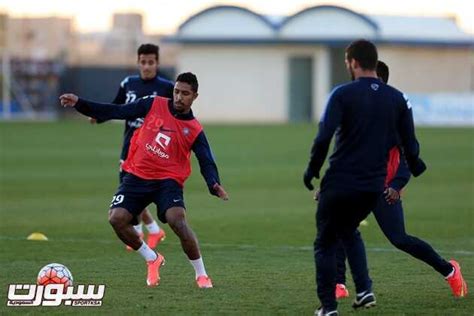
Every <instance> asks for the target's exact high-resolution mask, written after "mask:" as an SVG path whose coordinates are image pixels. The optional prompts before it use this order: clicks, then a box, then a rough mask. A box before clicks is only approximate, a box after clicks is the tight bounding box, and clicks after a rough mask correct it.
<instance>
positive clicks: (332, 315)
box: [314, 307, 339, 316]
mask: <svg viewBox="0 0 474 316" xmlns="http://www.w3.org/2000/svg"><path fill="white" fill-rule="evenodd" d="M338 315H339V313H338V312H337V310H334V311H330V312H328V311H325V310H324V309H323V308H322V307H318V309H317V310H315V311H314V316H338Z"/></svg>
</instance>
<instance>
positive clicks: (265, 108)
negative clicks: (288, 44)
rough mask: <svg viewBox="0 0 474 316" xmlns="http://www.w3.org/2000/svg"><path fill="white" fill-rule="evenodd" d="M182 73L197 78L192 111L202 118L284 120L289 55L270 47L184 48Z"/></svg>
mask: <svg viewBox="0 0 474 316" xmlns="http://www.w3.org/2000/svg"><path fill="white" fill-rule="evenodd" d="M177 70H178V73H180V72H184V71H191V72H193V73H195V74H196V75H197V77H198V81H199V97H198V99H197V100H196V101H195V103H194V104H193V111H194V113H195V114H196V116H197V117H198V118H199V119H200V120H203V121H220V122H222V121H225V122H233V121H234V122H238V121H247V122H284V121H286V120H287V116H288V110H287V107H286V104H287V98H288V92H287V90H288V88H287V77H288V70H287V64H286V57H285V54H284V52H283V51H281V50H279V49H272V48H263V47H261V48H259V49H256V48H255V47H239V46H231V47H225V46H224V47H222V46H186V47H185V48H184V47H183V49H182V50H181V52H180V56H179V58H178V67H177Z"/></svg>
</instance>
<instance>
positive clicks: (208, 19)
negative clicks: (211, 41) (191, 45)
mask: <svg viewBox="0 0 474 316" xmlns="http://www.w3.org/2000/svg"><path fill="white" fill-rule="evenodd" d="M275 30H276V26H275V25H273V24H272V23H271V22H270V20H268V19H266V18H265V17H264V16H262V15H260V14H257V13H255V12H253V11H251V10H249V9H246V8H242V7H238V6H229V5H224V6H214V7H210V8H208V9H205V10H203V11H201V12H199V13H197V14H195V15H193V16H191V17H190V18H188V19H187V20H186V21H185V22H184V23H183V24H181V26H180V27H179V29H178V34H177V35H178V36H180V37H186V38H189V37H192V38H196V37H206V38H209V37H211V38H216V37H217V38H235V37H237V38H256V37H260V38H265V37H273V36H274V33H275Z"/></svg>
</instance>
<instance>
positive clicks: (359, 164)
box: [304, 40, 426, 315]
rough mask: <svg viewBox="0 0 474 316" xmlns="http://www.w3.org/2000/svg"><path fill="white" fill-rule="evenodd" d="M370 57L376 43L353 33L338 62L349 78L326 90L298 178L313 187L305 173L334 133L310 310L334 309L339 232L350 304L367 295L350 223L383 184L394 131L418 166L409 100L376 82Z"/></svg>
mask: <svg viewBox="0 0 474 316" xmlns="http://www.w3.org/2000/svg"><path fill="white" fill-rule="evenodd" d="M377 60H378V56H377V49H376V47H375V45H374V44H372V43H371V42H369V41H366V40H358V41H355V42H353V43H351V44H350V45H349V46H348V47H347V48H346V56H345V62H346V67H347V69H348V71H349V72H350V74H351V76H352V77H353V78H354V79H355V81H353V82H351V83H348V84H345V85H342V86H339V87H337V88H336V89H335V90H334V91H333V92H332V93H331V96H330V98H329V100H328V104H327V107H326V110H325V113H324V114H323V116H322V118H321V121H320V124H319V130H318V135H317V136H316V138H315V140H314V143H313V146H312V149H311V157H310V161H309V164H308V167H307V169H306V171H305V174H304V183H305V186H306V187H307V188H308V189H309V190H313V189H314V187H313V185H312V183H311V181H312V179H313V178H314V177H316V178H319V172H320V169H321V167H322V165H323V163H324V160H325V159H326V155H327V153H328V150H329V145H330V142H331V139H332V137H333V135H334V133H336V142H335V147H334V152H333V154H332V155H331V157H330V159H329V162H330V164H329V168H328V170H327V171H326V174H325V176H324V178H323V179H322V181H321V192H320V196H319V204H318V209H317V212H316V226H317V235H316V239H315V242H314V257H315V263H316V283H317V293H318V297H319V299H320V301H321V307H320V308H318V310H317V313H318V315H337V314H338V313H337V302H336V297H335V294H334V289H335V286H336V282H335V279H336V248H337V242H338V240H339V238H340V239H342V241H343V243H344V248H345V250H346V254H347V257H348V260H349V265H350V267H351V272H352V275H353V277H354V282H355V285H356V291H357V298H356V301H355V302H354V303H355V305H357V306H358V305H361V306H364V305H366V304H365V303H366V301H365V299H366V298H369V299H370V298H373V301H375V297H374V295H373V293H372V281H371V280H370V278H369V274H368V268H367V259H366V255H365V247H364V244H363V242H362V239H361V238H360V236H359V235H358V234H357V227H358V225H359V223H360V221H362V220H363V219H364V218H366V217H367V215H368V214H369V213H370V211H371V210H373V209H374V207H375V206H376V204H377V201H378V198H379V196H380V195H381V194H382V192H383V190H384V180H385V175H386V164H387V158H388V153H389V149H390V148H391V147H393V146H394V145H395V144H396V143H397V138H398V136H400V138H401V143H402V146H403V148H404V150H405V155H406V159H407V162H408V166H409V168H410V171H411V172H412V174H413V175H415V176H418V175H420V174H421V173H422V172H423V171H424V170H425V169H426V167H425V165H424V163H423V161H421V159H419V145H418V142H417V140H416V137H415V133H414V125H413V117H412V113H411V107H410V105H409V103H408V102H407V100H405V98H404V96H403V94H402V93H401V92H399V91H398V90H396V89H394V88H392V87H389V86H386V85H383V84H381V83H380V81H379V79H378V78H377V74H376V71H375V69H376V65H377ZM357 306H355V307H357Z"/></svg>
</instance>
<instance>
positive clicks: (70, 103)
mask: <svg viewBox="0 0 474 316" xmlns="http://www.w3.org/2000/svg"><path fill="white" fill-rule="evenodd" d="M59 99H60V101H61V105H62V106H64V107H74V108H75V109H76V111H78V112H79V113H81V114H83V115H85V116H89V117H92V118H94V119H97V120H98V121H99V120H100V121H107V120H126V119H136V118H139V117H145V116H146V114H147V113H148V111H149V110H150V108H151V106H152V104H153V100H154V98H146V97H144V98H140V99H137V100H136V101H134V102H132V103H128V104H125V105H117V104H110V103H98V102H94V101H89V100H84V99H82V98H79V97H78V96H77V95H75V94H72V93H66V94H63V95H61V96H60V97H59Z"/></svg>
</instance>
